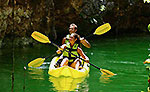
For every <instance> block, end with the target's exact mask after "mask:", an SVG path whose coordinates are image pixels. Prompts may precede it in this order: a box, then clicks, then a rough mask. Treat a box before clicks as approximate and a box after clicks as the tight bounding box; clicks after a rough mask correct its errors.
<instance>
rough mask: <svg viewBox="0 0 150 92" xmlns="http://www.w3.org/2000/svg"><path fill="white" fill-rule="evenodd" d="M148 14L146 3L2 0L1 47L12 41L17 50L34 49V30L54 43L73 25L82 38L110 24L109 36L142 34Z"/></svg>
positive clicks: (134, 0) (139, 0)
mask: <svg viewBox="0 0 150 92" xmlns="http://www.w3.org/2000/svg"><path fill="white" fill-rule="evenodd" d="M149 14H150V7H149V4H148V3H144V2H143V0H124V1H122V0H61V1H60V0H1V1H0V47H10V46H11V44H10V43H9V42H10V41H12V40H11V39H12V38H14V39H15V40H14V41H15V42H14V45H15V46H21V47H22V46H26V45H33V40H32V39H30V38H29V37H30V35H31V33H32V32H33V31H35V30H36V31H39V32H42V33H44V34H46V35H49V37H50V38H51V40H58V39H62V37H64V36H65V35H66V34H68V27H69V24H70V23H75V24H77V25H78V33H79V34H80V35H81V36H85V35H87V34H90V33H92V32H93V31H94V30H95V29H96V28H97V27H98V26H100V25H102V24H103V23H107V22H108V23H110V24H111V26H112V29H111V32H109V36H120V35H122V34H131V33H132V34H137V33H138V34H143V33H146V32H147V25H148V24H149V21H150V15H149ZM107 35H108V34H107ZM18 38H19V39H18Z"/></svg>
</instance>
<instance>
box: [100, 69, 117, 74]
mask: <svg viewBox="0 0 150 92" xmlns="http://www.w3.org/2000/svg"><path fill="white" fill-rule="evenodd" d="M100 71H101V72H104V73H105V74H109V75H116V74H114V73H113V72H111V71H109V70H106V69H101V70H100Z"/></svg>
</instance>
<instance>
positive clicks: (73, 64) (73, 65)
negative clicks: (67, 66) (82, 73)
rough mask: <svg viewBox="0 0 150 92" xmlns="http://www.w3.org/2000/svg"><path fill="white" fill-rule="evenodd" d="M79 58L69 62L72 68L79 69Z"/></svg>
mask: <svg viewBox="0 0 150 92" xmlns="http://www.w3.org/2000/svg"><path fill="white" fill-rule="evenodd" d="M79 65H80V63H79V59H76V60H75V61H74V62H73V63H72V64H71V67H72V68H74V69H77V70H78V69H79Z"/></svg>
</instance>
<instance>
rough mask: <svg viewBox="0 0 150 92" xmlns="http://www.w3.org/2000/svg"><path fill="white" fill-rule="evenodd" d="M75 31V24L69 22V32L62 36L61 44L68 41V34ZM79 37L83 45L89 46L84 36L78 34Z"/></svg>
mask: <svg viewBox="0 0 150 92" xmlns="http://www.w3.org/2000/svg"><path fill="white" fill-rule="evenodd" d="M76 32H77V25H76V24H74V23H72V24H70V26H69V34H68V35H66V37H64V38H63V40H62V44H66V43H68V42H69V37H70V35H71V34H72V33H76ZM79 38H80V43H82V44H83V45H84V46H85V47H87V48H90V47H91V45H90V43H89V42H88V41H87V40H86V39H85V38H84V37H80V36H79Z"/></svg>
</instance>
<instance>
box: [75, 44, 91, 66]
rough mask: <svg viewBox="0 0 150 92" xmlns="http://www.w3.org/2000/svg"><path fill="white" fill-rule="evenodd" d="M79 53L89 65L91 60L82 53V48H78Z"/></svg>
mask: <svg viewBox="0 0 150 92" xmlns="http://www.w3.org/2000/svg"><path fill="white" fill-rule="evenodd" d="M77 52H78V53H79V54H80V56H81V57H82V58H83V59H85V61H86V62H87V63H89V58H88V57H87V56H86V55H85V54H84V52H83V51H82V49H81V48H80V47H78V49H77Z"/></svg>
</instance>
